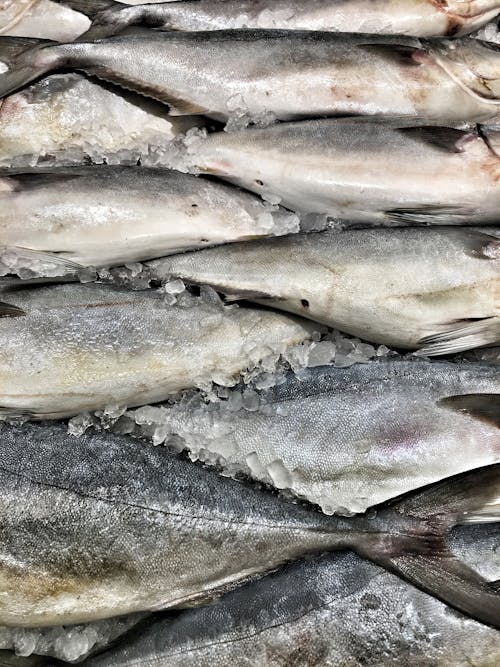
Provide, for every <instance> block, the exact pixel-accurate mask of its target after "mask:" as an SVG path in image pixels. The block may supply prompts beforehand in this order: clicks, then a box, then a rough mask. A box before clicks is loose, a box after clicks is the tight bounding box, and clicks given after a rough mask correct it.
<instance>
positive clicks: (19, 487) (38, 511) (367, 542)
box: [0, 424, 500, 626]
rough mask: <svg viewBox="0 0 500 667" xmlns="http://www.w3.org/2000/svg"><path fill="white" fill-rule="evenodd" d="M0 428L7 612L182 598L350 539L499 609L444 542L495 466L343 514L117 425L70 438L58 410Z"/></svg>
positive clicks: (58, 617) (71, 618) (29, 618)
mask: <svg viewBox="0 0 500 667" xmlns="http://www.w3.org/2000/svg"><path fill="white" fill-rule="evenodd" d="M0 437H1V441H2V444H3V446H2V450H1V451H2V466H1V468H0V480H1V484H0V493H1V498H2V503H1V508H2V509H1V519H2V525H3V526H4V530H3V531H2V536H1V539H0V554H1V560H0V562H1V566H0V591H1V593H2V595H1V596H0V622H1V623H3V624H7V625H23V626H30V625H35V626H43V625H54V624H58V625H59V624H66V623H78V622H82V621H88V620H94V619H99V618H106V617H109V616H114V615H118V614H122V613H130V612H134V611H141V610H154V609H160V608H172V607H183V606H186V605H191V604H192V603H193V602H196V601H198V602H203V601H207V600H209V599H210V598H212V597H213V596H214V594H216V593H220V592H221V591H223V590H228V589H230V588H232V587H234V586H235V585H236V584H237V583H240V582H242V581H244V580H245V579H248V578H250V577H252V576H256V575H258V574H262V573H264V572H266V571H269V570H273V569H275V568H276V567H277V566H279V565H280V564H282V563H284V562H285V561H287V560H292V559H297V558H300V557H301V556H303V555H305V554H307V553H312V552H323V551H325V550H335V549H345V548H350V549H354V550H356V551H358V552H360V553H363V555H365V556H366V557H368V558H371V559H377V561H379V562H381V563H384V564H385V565H386V567H389V568H391V569H393V570H395V571H397V572H400V573H401V574H403V576H405V577H407V578H409V579H410V580H411V581H415V582H418V585H420V586H422V587H424V588H426V589H428V588H430V589H431V590H432V591H433V593H435V594H436V595H438V596H440V597H441V598H442V599H444V600H451V603H452V604H454V605H455V606H456V607H457V608H459V609H463V610H465V611H466V613H468V614H472V615H473V616H474V617H476V616H477V617H478V618H479V619H482V620H483V621H484V622H487V623H492V624H493V625H497V623H498V609H499V608H500V595H498V593H496V592H495V591H493V590H491V589H490V587H489V584H488V582H487V580H486V579H484V578H481V577H480V576H479V575H472V574H471V571H470V570H469V568H468V567H467V566H466V565H465V564H463V563H460V562H459V561H458V560H456V559H455V558H454V557H453V556H452V555H451V553H449V552H447V549H446V545H445V544H444V543H443V535H444V534H445V533H446V532H447V530H448V529H449V528H451V526H453V525H454V524H456V523H457V522H460V521H462V520H464V518H466V515H467V514H468V513H470V512H471V511H474V510H476V509H478V508H480V507H487V506H488V504H489V503H490V502H491V499H492V498H493V497H496V495H498V489H499V483H500V477H499V475H498V470H497V469H496V468H495V467H494V466H493V467H492V468H490V469H482V471H480V472H479V473H476V474H473V475H472V476H471V477H467V478H466V479H463V480H460V479H454V480H453V481H452V482H450V483H449V484H447V485H446V486H445V487H433V488H432V489H430V490H429V491H427V492H423V493H421V494H417V495H415V496H412V497H409V498H407V499H405V500H403V501H402V502H401V503H400V504H399V505H397V506H394V507H389V508H387V509H385V510H383V511H380V512H378V513H377V514H376V515H375V516H371V517H369V516H362V517H355V518H351V519H346V518H340V517H327V516H325V515H323V514H321V513H319V512H315V511H312V510H311V509H309V508H305V507H300V506H297V505H295V504H293V503H289V502H287V501H284V500H281V499H280V498H277V497H276V496H274V495H273V494H269V493H267V492H265V491H263V490H260V489H254V488H252V487H250V486H245V485H243V484H241V483H239V482H236V481H235V480H230V479H227V478H224V477H222V476H220V475H218V474H216V473H214V472H213V471H209V470H206V469H204V468H201V467H199V466H195V465H193V464H192V463H191V462H189V461H186V460H183V459H180V458H178V457H177V456H176V455H175V454H173V453H171V452H169V451H168V450H167V449H166V448H159V447H156V448H153V447H151V446H149V445H146V444H142V445H141V443H139V442H137V441H135V440H133V439H130V438H126V437H124V436H120V437H119V436H114V435H112V434H110V433H89V432H87V433H85V434H84V435H82V436H80V437H78V438H76V437H72V436H69V435H68V433H67V430H66V426H65V425H63V424H44V425H40V424H38V425H36V424H25V425H21V426H14V427H12V426H8V425H5V424H4V425H2V426H1V427H0ZM478 485H480V486H478ZM477 488H480V492H478V491H477ZM444 494H445V495H444ZM443 495H444V497H443ZM436 513H439V516H440V519H439V521H437V518H436ZM493 513H494V515H495V517H496V518H498V517H497V516H496V515H497V514H498V511H497V510H495V509H494V510H493ZM438 524H439V527H438ZM47 535H50V537H51V539H50V540H48V539H44V536H45V538H46V536H47ZM429 551H430V552H431V553H432V555H433V558H429V557H428V556H427V554H428V553H429ZM437 554H439V555H437ZM424 563H427V568H426V570H424V571H422V566H423V565H424ZM450 568H451V569H452V570H453V571H454V579H455V581H454V582H453V584H455V586H454V587H453V585H452V584H451V582H450V583H447V581H448V579H447V577H449V572H450ZM457 576H458V578H459V579H460V582H461V583H462V587H461V588H459V589H458V590H457V589H456V584H457V581H456V577H457ZM433 582H434V583H433Z"/></svg>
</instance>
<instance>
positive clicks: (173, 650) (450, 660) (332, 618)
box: [84, 527, 500, 667]
mask: <svg viewBox="0 0 500 667" xmlns="http://www.w3.org/2000/svg"><path fill="white" fill-rule="evenodd" d="M467 531H468V532H467V533H466V532H465V530H463V536H462V535H461V539H460V543H461V544H460V546H465V547H466V549H467V550H468V551H469V552H473V551H474V549H477V548H480V547H481V545H482V544H483V541H482V539H481V538H482V536H483V535H486V536H489V535H492V536H493V538H495V537H496V539H497V541H498V537H499V535H498V530H495V529H492V528H491V527H488V529H487V530H485V529H484V528H482V527H481V529H479V530H478V529H477V528H476V529H475V530H472V529H467ZM469 533H470V535H469ZM402 628H403V629H402ZM499 660H500V636H499V633H498V631H495V630H493V629H491V628H488V627H487V626H485V625H482V624H480V623H477V622H475V621H472V620H471V619H467V618H465V617H464V616H462V615H461V614H456V613H453V612H452V611H451V610H450V609H449V607H446V605H444V604H442V603H441V602H439V601H438V600H435V599H434V598H432V597H430V596H429V595H426V594H425V593H422V592H420V591H418V590H416V589H414V588H412V587H411V586H408V584H406V583H405V582H403V581H401V580H400V579H398V578H397V577H395V576H394V575H392V574H390V573H388V572H384V571H383V570H382V569H380V568H377V567H376V566H375V565H372V564H371V563H368V562H366V561H362V560H361V559H360V558H359V557H358V556H356V555H354V554H347V553H344V554H334V555H327V556H323V557H322V558H321V559H315V560H309V561H301V562H299V563H293V564H291V565H289V566H287V567H286V568H285V569H283V570H282V571H280V572H277V573H274V574H271V575H268V576H266V577H264V578H263V579H261V580H259V581H257V582H254V583H251V584H248V585H245V586H244V587H243V588H240V589H238V590H236V591H233V592H231V593H228V594H227V595H225V596H223V597H222V598H220V599H219V600H217V601H216V602H215V603H214V604H212V605H210V606H208V607H204V608H200V609H190V610H186V611H183V612H181V613H179V615H178V616H177V617H176V618H173V619H172V618H164V619H158V620H157V621H156V622H154V623H153V624H152V625H151V626H150V627H149V628H148V629H147V630H146V631H145V632H144V633H143V634H142V635H141V636H140V637H134V638H130V639H128V640H126V641H125V642H124V643H123V644H122V645H121V646H118V647H116V648H114V649H111V650H110V651H107V652H106V653H103V654H102V655H101V656H96V657H95V658H92V659H90V660H89V661H88V662H85V663H84V665H85V667H125V666H129V665H134V664H137V663H138V661H140V664H143V665H153V664H154V665H155V666H157V667H190V666H193V667H194V666H195V665H196V666H197V665H203V664H207V665H208V664H211V665H215V664H221V665H226V664H227V665H229V664H231V665H235V666H236V667H249V666H250V665H252V666H256V665H258V666H259V667H261V666H262V667H264V666H265V667H282V666H283V665H288V664H292V665H308V667H309V666H310V665H318V667H319V665H321V667H336V666H337V665H349V666H352V667H362V666H363V665H366V664H369V665H372V666H373V667H388V666H393V667H413V666H414V665H416V664H417V665H429V664H432V665H435V666H436V667H448V666H449V665H455V666H456V667H467V666H468V665H471V664H473V665H481V667H494V666H495V665H496V664H498V661H499Z"/></svg>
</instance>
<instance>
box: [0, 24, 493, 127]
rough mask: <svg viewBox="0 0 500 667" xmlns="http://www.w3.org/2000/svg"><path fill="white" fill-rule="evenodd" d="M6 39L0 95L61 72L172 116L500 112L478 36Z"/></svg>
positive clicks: (457, 118) (487, 48)
mask: <svg viewBox="0 0 500 667" xmlns="http://www.w3.org/2000/svg"><path fill="white" fill-rule="evenodd" d="M13 39H14V38H4V39H3V40H2V41H1V42H0V58H3V59H4V60H5V62H6V63H7V66H8V71H6V72H5V73H3V74H1V75H0V97H5V96H6V95H7V94H9V93H12V92H15V91H16V90H19V89H20V88H23V87H24V86H25V85H27V84H28V83H30V82H32V81H33V80H34V79H37V78H39V77H41V76H43V75H45V74H48V73H50V72H53V71H54V70H56V69H59V68H61V67H64V68H67V69H68V68H69V69H76V70H83V71H84V72H87V73H88V74H93V75H95V76H97V77H99V78H101V79H104V80H106V81H109V82H112V83H116V84H118V85H121V86H123V87H125V88H127V89H132V90H135V91H136V92H139V93H142V94H144V95H147V96H149V97H153V98H154V99H156V100H158V101H160V102H164V103H166V104H168V105H169V112H170V114H171V115H185V114H205V115H208V116H211V117H213V118H215V119H220V120H227V119H228V118H230V117H232V116H234V115H241V114H243V115H244V116H245V115H246V116H248V117H249V119H259V118H261V117H262V116H264V117H265V118H267V117H268V116H269V115H271V116H272V117H275V118H278V119H280V120H294V119H302V118H305V117H315V116H332V115H333V116H338V115H346V114H349V115H368V116H373V115H376V116H401V117H408V118H412V119H421V120H423V119H424V120H427V121H433V122H436V121H437V122H440V123H441V122H463V121H466V120H468V121H474V122H478V121H481V122H482V121H486V120H491V119H494V118H495V117H496V116H497V115H498V113H499V110H500V53H499V51H498V47H496V46H495V45H490V44H488V43H487V42H480V41H478V40H474V39H466V38H464V39H460V40H454V41H450V40H448V41H447V40H434V41H433V40H431V41H422V40H419V39H417V38H412V37H392V36H390V35H389V36H381V35H369V36H367V35H352V34H344V33H326V32H300V31H275V30H274V31H273V30H220V31H213V32H176V31H165V32H162V31H152V30H147V29H145V30H141V31H139V32H133V33H132V34H123V35H119V36H114V37H110V38H106V39H102V40H98V41H95V42H94V41H78V42H74V43H67V44H46V43H41V44H40V45H39V46H35V47H31V48H29V47H28V48H26V44H25V43H23V42H21V43H19V44H17V45H16V44H15V43H13V42H12V40H13ZM6 40H7V41H6ZM2 54H3V55H2ZM187 62H188V63H190V67H189V68H188V70H186V63H187Z"/></svg>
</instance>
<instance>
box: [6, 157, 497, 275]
mask: <svg viewBox="0 0 500 667" xmlns="http://www.w3.org/2000/svg"><path fill="white" fill-rule="evenodd" d="M42 172H43V169H42ZM298 228H299V222H298V218H297V216H296V215H294V214H293V213H290V212H289V211H286V210H285V209H280V208H279V207H277V206H272V205H270V204H267V203H265V202H263V201H262V200H261V199H260V198H259V197H256V196H255V195H252V194H250V193H248V192H245V191H241V190H238V189H237V188H234V187H232V186H230V185H226V184H223V183H217V182H213V181H209V180H205V179H203V178H196V177H195V176H191V175H188V174H181V173H179V172H176V171H168V170H161V169H146V168H144V167H86V168H77V169H66V170H65V169H63V170H61V169H56V170H54V171H52V172H48V173H40V171H39V170H38V169H37V170H36V172H35V173H24V174H23V173H20V174H13V175H12V176H11V175H10V174H9V176H7V177H5V178H1V177H0V257H2V256H5V254H6V253H13V254H14V256H16V255H21V256H22V255H23V253H25V251H26V250H28V253H27V255H28V256H27V258H26V259H27V262H28V265H29V262H30V257H31V256H33V257H34V258H35V259H36V258H41V259H45V261H46V262H48V264H49V265H50V263H51V262H53V264H54V266H55V267H56V266H57V265H58V263H59V262H62V266H63V268H64V266H65V265H66V263H67V261H68V260H69V261H70V262H76V263H77V264H80V265H84V266H113V265H117V264H126V263H127V262H136V261H141V260H144V259H151V258H152V257H159V256H162V255H169V254H171V253H176V252H182V251H184V250H188V249H193V248H200V247H204V246H208V245H216V244H219V243H227V242H230V241H241V240H244V239H252V238H258V237H263V236H269V235H273V234H286V233H289V232H293V231H298ZM499 244H500V242H499Z"/></svg>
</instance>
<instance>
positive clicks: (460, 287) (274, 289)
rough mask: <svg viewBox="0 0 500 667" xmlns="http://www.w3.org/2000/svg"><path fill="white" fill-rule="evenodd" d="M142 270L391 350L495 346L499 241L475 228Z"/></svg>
mask: <svg viewBox="0 0 500 667" xmlns="http://www.w3.org/2000/svg"><path fill="white" fill-rule="evenodd" d="M150 267H151V269H152V273H153V275H155V276H157V277H159V278H162V279H165V278H167V277H171V276H175V277H180V278H182V279H183V280H187V281H189V282H194V283H200V284H207V285H210V286H212V287H214V288H215V289H216V290H218V291H219V292H223V293H224V294H226V295H229V296H230V297H231V298H232V299H235V298H244V299H250V300H254V301H258V302H261V303H266V304H269V305H272V306H274V307H275V308H279V309H282V310H287V311H290V312H293V313H300V314H301V315H303V316H304V317H308V318H311V319H313V320H316V321H318V322H322V323H323V324H327V325H329V326H331V327H335V328H336V329H340V330H341V331H345V332H347V333H349V334H352V335H354V336H359V337H361V338H364V339H366V340H370V341H374V342H377V343H383V344H385V345H388V346H391V347H400V348H410V349H418V348H423V349H422V352H423V353H426V354H430V355H436V354H446V353H450V352H457V351H461V350H466V349H469V348H473V347H480V346H482V345H492V344H495V343H496V344H498V343H500V239H499V238H497V237H496V236H492V235H490V234H487V233H485V232H482V231H479V230H477V229H470V228H451V227H435V228H427V229H423V228H418V227H417V228H415V227H414V228H392V229H358V230H349V231H344V232H342V233H338V232H335V231H330V230H326V231H322V232H318V233H308V234H298V235H291V236H286V237H283V238H280V239H266V240H265V241H255V242H252V243H248V244H245V243H238V244H236V245H232V246H231V247H220V248H207V249H205V250H202V251H198V252H192V253H186V254H184V255H175V256H173V257H168V258H164V259H159V260H155V261H153V262H151V264H150Z"/></svg>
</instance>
